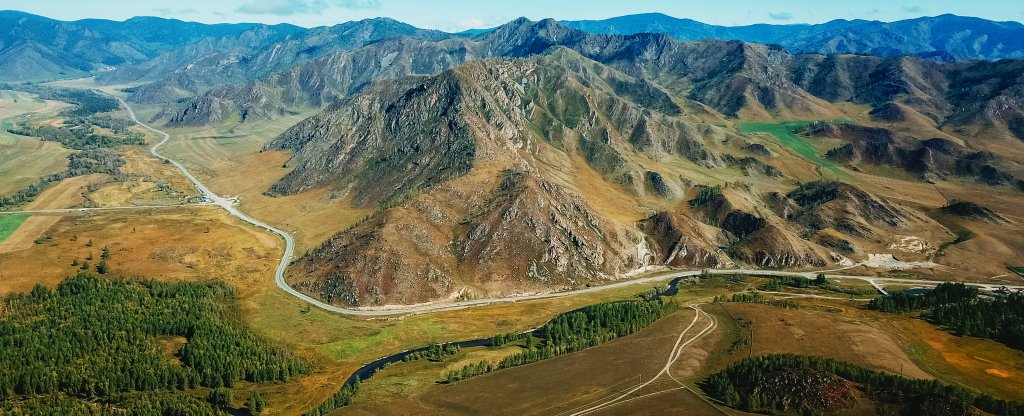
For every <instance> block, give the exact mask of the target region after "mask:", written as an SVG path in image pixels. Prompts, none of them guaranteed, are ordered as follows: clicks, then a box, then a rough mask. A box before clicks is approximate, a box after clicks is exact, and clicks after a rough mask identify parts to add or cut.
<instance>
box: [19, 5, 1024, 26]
mask: <svg viewBox="0 0 1024 416" xmlns="http://www.w3.org/2000/svg"><path fill="white" fill-rule="evenodd" d="M0 9H8V10H20V11H25V12H29V13H34V14H39V15H43V16H47V17H51V18H55V19H60V20H77V19H83V18H104V19H113V20H124V19H127V18H130V17H133V16H160V17H168V18H176V19H181V20H188V21H197V22H204V23H237V22H257V23H271V24H272V23H291V24H295V25H299V26H305V27H312V26H324V25H334V24H338V23H342V22H346V21H350V20H359V19H365V18H370V17H381V16H384V17H390V18H393V19H396V20H400V21H403V22H406V23H410V24H412V25H415V26H418V27H422V28H430V29H440V30H445V31H461V30H465V29H470V28H486V27H493V26H497V25H499V24H502V23H505V22H507V21H509V20H513V19H515V18H517V17H520V16H525V17H527V18H530V19H532V20H539V19H543V18H547V17H552V18H555V19H558V20H582V19H604V18H608V17H614V16H621V15H626V14H635V13H647V12H660V13H665V14H668V15H670V16H675V17H685V18H690V19H694V20H698V21H702V22H705V23H710V24H717V25H727V26H735V25H746V24H753V23H776V24H783V23H821V22H826V21H829V20H833V19H869V20H881V21H893V20H900V19H908V18H914V17H920V16H934V15H939V14H944V13H953V14H958V15H963V16H974V17H981V18H985V19H991V20H1000V21H1003V20H1013V21H1018V22H1021V21H1024V0H970V1H968V0H929V1H924V0H840V1H837V0H775V1H768V0H734V1H730V0H712V1H708V0H621V1H612V0H547V1H544V0H518V1H492V0H434V1H426V0H420V1H417V0H174V1H165V0H0Z"/></svg>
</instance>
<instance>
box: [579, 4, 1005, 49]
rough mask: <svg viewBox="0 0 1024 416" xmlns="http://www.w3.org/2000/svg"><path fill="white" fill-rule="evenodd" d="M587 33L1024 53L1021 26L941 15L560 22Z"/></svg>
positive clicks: (831, 46)
mask: <svg viewBox="0 0 1024 416" xmlns="http://www.w3.org/2000/svg"><path fill="white" fill-rule="evenodd" d="M561 23H562V24H564V25H566V26H568V27H572V28H576V29H580V30H583V31H586V32H590V33H602V34H618V35H631V34H635V33H664V34H667V35H669V36H672V37H673V38H676V39H678V40H701V39H725V40H742V41H744V42H755V43H765V44H779V45H782V46H783V47H785V48H786V49H787V50H789V51H791V52H793V53H821V54H836V53H852V54H870V55H878V56H896V55H918V56H922V57H929V58H933V59H938V60H971V59H984V60H999V59H1007V58H1016V59H1020V58H1024V25H1022V24H1020V23H1018V22H994V21H990V20H985V19H979V18H973V17H963V16H956V15H951V14H944V15H940V16H934V17H920V18H916V19H907V20H899V21H895V22H879V21H873V20H842V19H840V20H833V21H830V22H826V23H821V24H814V25H810V24H787V25H771V24H755V25H748V26H715V25H709V24H705V23H701V22H698V21H695V20H690V19H679V18H675V17H671V16H667V15H664V14H660V13H650V14H638V15H630V16H620V17H614V18H610V19H606V20H579V21H562V22H561Z"/></svg>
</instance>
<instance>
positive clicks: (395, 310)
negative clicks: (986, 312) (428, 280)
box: [71, 97, 1024, 317]
mask: <svg viewBox="0 0 1024 416" xmlns="http://www.w3.org/2000/svg"><path fill="white" fill-rule="evenodd" d="M114 98H117V100H118V101H120V102H121V105H122V106H124V108H125V110H127V112H128V115H129V117H130V118H131V119H132V121H133V122H135V123H136V124H138V125H139V126H141V127H143V128H145V129H147V130H150V131H152V132H154V133H156V134H158V135H160V136H162V137H163V139H162V140H160V141H159V142H157V143H156V144H154V145H153V146H152V147H150V149H149V153H151V154H152V155H153V156H154V157H156V158H158V159H160V160H162V161H165V162H167V163H170V164H172V165H173V166H174V167H175V168H177V169H178V170H179V171H181V173H182V174H183V175H185V177H187V178H188V180H189V181H191V182H192V184H193V185H195V187H196V188H197V189H199V191H200V192H202V194H203V196H204V197H205V198H206V200H207V201H208V202H206V203H204V204H200V205H216V206H219V207H221V208H224V210H225V211H227V212H228V213H229V214H231V215H232V216H234V217H236V218H238V219H240V220H242V221H244V222H246V223H249V224H252V225H255V226H257V227H259V228H262V229H264V230H267V231H270V232H271V233H274V234H277V235H278V236H280V237H281V238H282V239H283V240H284V243H285V247H284V254H283V255H282V256H281V259H280V261H279V263H278V264H277V269H276V270H275V271H274V281H275V282H276V283H277V286H278V287H279V288H281V290H283V291H285V292H287V293H288V294H290V295H292V296H295V297H296V298H299V299H301V300H303V301H305V302H307V303H309V304H310V305H313V306H316V307H318V308H320V309H323V310H326V311H330V312H336V313H340V314H345V315H352V316H362V317H375V316H376V317H380V316H395V315H409V314H421V313H428V312H440V311H449V310H455V309H464V308H469V307H474V306H483V305H492V304H497V303H507V302H519V301H526V300H538V299H552V298H561V297H566V296H576V295H581V294H585V293H594V292H600V291H604V290H609V289H615V288H621V287H624V286H629V285H640V284H650V283H656V282H661V281H665V280H670V279H675V278H678V277H695V276H699V275H700V274H701V273H702V270H687V271H671V272H665V273H662V274H658V275H654V276H650V277H645V278H639V279H630V280H621V281H616V282H615V283H609V284H606V285H601V286H594V287H588V288H584V289H577V290H568V291H563V292H551V293H535V294H524V295H519V296H506V297H500V298H488V299H476V300H467V301H461V302H451V303H426V304H418V305H396V306H385V307H378V308H358V309H357V308H343V307H339V306H335V305H331V304H327V303H324V302H322V301H320V300H317V299H315V298H313V297H311V296H309V295H306V294H305V293H302V292H299V291H298V290H296V289H294V288H292V287H291V286H289V285H288V282H287V281H285V278H284V272H285V270H286V269H287V268H288V265H289V264H290V263H291V259H292V256H294V254H295V239H294V238H293V237H292V236H291V234H288V233H287V232H286V231H284V230H282V229H280V228H277V227H274V226H272V225H269V224H267V223H264V222H262V221H260V220H257V219H255V218H252V217H250V216H248V215H246V214H245V213H244V212H242V211H240V210H239V209H238V207H237V206H236V205H235V204H236V201H235V200H233V199H229V198H224V197H221V196H220V195H217V194H216V193H214V192H213V191H211V190H210V188H208V187H207V186H206V185H205V184H203V183H202V182H201V181H200V180H199V179H198V178H196V177H195V176H194V175H192V173H191V172H189V170H188V169H187V168H185V166H184V165H182V164H181V163H179V162H178V161H176V160H174V159H171V158H168V157H166V156H164V155H162V154H160V152H159V149H160V147H161V146H163V145H164V144H166V143H167V141H168V140H170V139H171V135H170V134H168V133H166V132H163V131H161V130H157V129H155V128H153V127H151V126H149V125H148V124H145V123H143V122H141V121H139V119H138V118H137V117H136V116H135V111H134V110H132V108H131V107H130V106H129V105H128V103H126V102H125V101H124V100H123V99H121V98H120V97H114ZM133 208H139V209H143V208H147V207H133ZM104 209H118V208H104ZM79 210H81V209H79ZM71 211H76V210H71ZM707 272H708V273H711V274H736V273H738V274H747V275H762V276H764V275H773V276H795V277H806V278H814V277H815V276H816V275H817V273H818V272H785V271H775V270H756V269H729V270H725V269H717V270H707ZM826 277H829V278H834V279H856V280H863V281H866V282H868V283H870V284H871V285H872V286H874V287H876V288H877V289H878V290H879V291H880V292H882V293H885V290H884V289H882V288H881V286H880V285H879V284H878V282H889V283H900V284H912V285H923V286H927V285H932V286H934V285H937V284H939V283H943V282H942V281H938V280H915V279H895V278H878V277H872V276H852V275H851V276H847V275H834V274H826ZM965 284H967V285H971V286H978V287H982V288H986V289H990V290H991V289H997V288H999V287H1004V286H1005V285H993V284H984V283H965ZM1005 287H1007V288H1009V289H1014V290H1016V289H1024V286H1005Z"/></svg>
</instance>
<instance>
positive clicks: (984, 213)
mask: <svg viewBox="0 0 1024 416" xmlns="http://www.w3.org/2000/svg"><path fill="white" fill-rule="evenodd" d="M941 210H942V212H944V213H946V214H949V215H955V216H957V217H963V218H968V219H972V220H976V221H981V222H987V223H991V224H1007V223H1009V221H1007V220H1006V218H1004V217H1003V216H1002V215H999V214H997V213H995V212H994V211H992V210H991V209H988V208H986V207H983V206H981V205H978V204H976V203H974V202H971V201H953V202H951V203H949V204H948V205H946V206H944V207H942V208H941Z"/></svg>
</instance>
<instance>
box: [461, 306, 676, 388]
mask: <svg viewBox="0 0 1024 416" xmlns="http://www.w3.org/2000/svg"><path fill="white" fill-rule="evenodd" d="M677 307H678V306H677V305H676V304H675V303H674V302H665V301H662V300H660V299H655V300H649V301H641V300H636V301H625V302H613V303H603V304H598V305H593V306H588V307H586V308H583V309H580V310H577V311H573V312H568V313H564V314H561V315H558V316H556V317H555V318H554V319H552V320H550V321H548V323H546V324H544V326H542V327H540V328H539V329H537V330H536V331H535V332H534V333H533V335H532V336H525V337H524V339H525V345H524V346H525V350H524V351H522V352H518V353H515V354H512V355H510V356H507V357H505V358H504V359H502V360H501V362H498V363H491V362H486V361H482V362H479V363H476V364H469V365H467V366H465V367H463V368H462V369H461V370H453V371H450V372H448V374H447V376H446V377H445V379H444V380H441V382H442V383H454V382H456V381H459V380H465V379H467V378H470V377H474V376H478V375H481V374H486V373H489V372H492V371H495V370H499V369H503V368H511V367H516V366H520V365H525V364H530V363H534V362H537V361H541V360H545V359H548V358H553V357H556V356H559V355H564V354H569V353H573V352H576V351H580V350H583V349H586V348H590V347H594V346H597V345H599V344H602V343H604V342H608V341H610V340H613V339H615V338H619V337H623V336H626V335H629V334H632V333H634V332H636V331H639V330H641V329H643V328H646V327H647V326H650V325H651V324H653V323H654V322H655V321H657V320H658V319H660V318H661V317H662V316H664V315H666V314H667V313H669V312H672V311H674V310H676V308H677ZM538 339H539V340H538Z"/></svg>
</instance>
